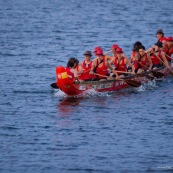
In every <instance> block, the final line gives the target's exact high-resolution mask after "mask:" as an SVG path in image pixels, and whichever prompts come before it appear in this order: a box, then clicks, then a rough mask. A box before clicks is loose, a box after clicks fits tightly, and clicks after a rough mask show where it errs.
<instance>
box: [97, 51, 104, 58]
mask: <svg viewBox="0 0 173 173" xmlns="http://www.w3.org/2000/svg"><path fill="white" fill-rule="evenodd" d="M95 54H96V56H97V57H98V58H99V59H103V56H104V55H103V50H102V49H99V50H97V51H96V52H95Z"/></svg>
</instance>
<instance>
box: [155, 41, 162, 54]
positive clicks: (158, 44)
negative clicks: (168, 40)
mask: <svg viewBox="0 0 173 173" xmlns="http://www.w3.org/2000/svg"><path fill="white" fill-rule="evenodd" d="M162 48H163V45H162V42H157V43H155V44H154V51H155V52H157V51H159V50H162Z"/></svg>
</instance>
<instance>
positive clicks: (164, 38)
mask: <svg viewBox="0 0 173 173" xmlns="http://www.w3.org/2000/svg"><path fill="white" fill-rule="evenodd" d="M164 41H167V39H166V37H161V38H160V39H158V42H164Z"/></svg>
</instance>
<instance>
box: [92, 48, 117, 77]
mask: <svg viewBox="0 0 173 173" xmlns="http://www.w3.org/2000/svg"><path fill="white" fill-rule="evenodd" d="M94 53H95V55H96V58H95V59H94V60H93V63H92V67H91V70H90V75H93V74H95V75H96V79H95V80H100V79H108V78H107V77H106V76H108V77H109V71H108V69H110V70H111V71H112V72H113V73H114V74H115V76H116V79H119V77H118V74H117V72H116V71H115V70H114V69H113V68H112V66H111V65H110V64H109V62H108V61H107V59H106V57H105V55H104V54H103V50H102V49H101V48H99V49H97V50H96V51H94Z"/></svg>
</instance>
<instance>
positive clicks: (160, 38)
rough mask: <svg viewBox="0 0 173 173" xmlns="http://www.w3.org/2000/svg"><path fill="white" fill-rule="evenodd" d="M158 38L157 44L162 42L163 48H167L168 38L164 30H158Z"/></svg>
mask: <svg viewBox="0 0 173 173" xmlns="http://www.w3.org/2000/svg"><path fill="white" fill-rule="evenodd" d="M156 37H157V39H158V40H157V42H161V43H162V46H163V48H164V47H165V44H166V40H167V39H166V37H164V32H163V30H162V29H158V30H157V32H156Z"/></svg>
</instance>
